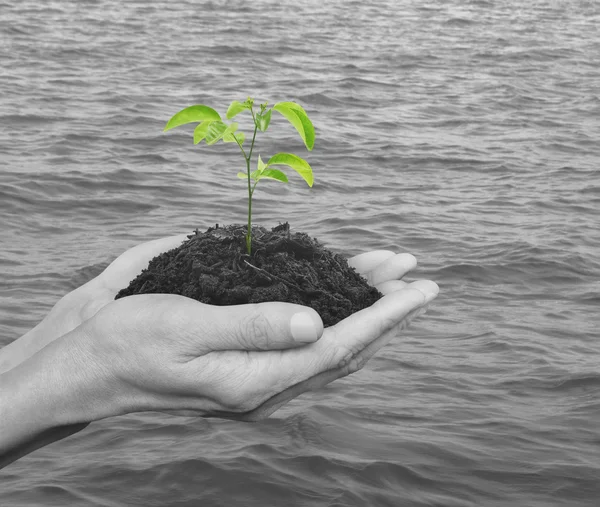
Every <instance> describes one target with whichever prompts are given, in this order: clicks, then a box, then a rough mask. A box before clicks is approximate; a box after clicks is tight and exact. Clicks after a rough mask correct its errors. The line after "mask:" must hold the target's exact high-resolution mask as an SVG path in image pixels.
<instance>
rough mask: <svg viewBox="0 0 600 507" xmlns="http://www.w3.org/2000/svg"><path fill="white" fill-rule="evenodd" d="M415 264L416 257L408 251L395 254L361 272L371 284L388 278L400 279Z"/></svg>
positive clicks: (376, 283)
mask: <svg viewBox="0 0 600 507" xmlns="http://www.w3.org/2000/svg"><path fill="white" fill-rule="evenodd" d="M416 266H417V259H416V258H415V256H414V255H411V254H409V253H402V254H396V255H394V256H393V257H389V258H388V259H386V260H385V261H383V262H382V263H381V264H378V265H377V266H375V267H374V268H373V269H371V270H370V271H368V272H366V273H363V276H366V278H367V281H368V282H369V283H370V284H371V285H378V284H380V283H383V282H387V281H388V280H400V279H401V278H402V277H403V276H404V275H405V274H406V273H408V272H409V271H410V270H412V269H414V268H415V267H416Z"/></svg>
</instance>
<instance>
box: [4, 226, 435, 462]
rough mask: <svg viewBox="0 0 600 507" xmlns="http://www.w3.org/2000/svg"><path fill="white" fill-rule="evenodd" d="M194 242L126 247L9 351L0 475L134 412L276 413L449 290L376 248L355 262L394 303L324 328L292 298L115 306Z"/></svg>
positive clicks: (132, 301)
mask: <svg viewBox="0 0 600 507" xmlns="http://www.w3.org/2000/svg"><path fill="white" fill-rule="evenodd" d="M183 239H185V236H183V235H181V236H176V237H172V238H165V239H163V240H157V241H153V242H149V243H145V244H143V245H138V246H137V247H134V248H132V249H131V250H129V251H127V252H126V253H125V254H123V255H122V256H120V257H119V258H118V259H117V260H115V261H114V262H113V263H112V264H111V265H110V266H109V267H108V268H107V269H106V270H105V271H104V272H103V273H102V274H101V275H99V276H98V277H96V278H95V279H93V280H91V281H90V282H88V283H86V284H85V285H83V286H82V287H80V288H78V289H76V290H75V291H73V292H71V293H70V294H67V295H66V296H65V297H64V298H63V299H61V300H60V301H59V302H58V303H57V304H56V306H55V307H54V308H53V309H52V311H51V312H50V314H49V315H48V316H47V317H46V318H45V319H44V320H43V321H42V322H41V323H40V324H39V325H38V326H36V327H35V328H34V329H33V330H32V331H30V332H29V333H27V334H26V335H25V336H24V337H22V338H21V339H19V340H16V341H15V342H13V343H12V344H10V345H8V346H7V347H4V349H1V350H0V373H2V372H3V371H4V372H5V373H4V374H3V375H2V382H0V409H1V410H0V411H2V413H3V418H2V419H0V426H1V427H2V428H0V429H1V430H2V431H0V468H1V467H2V466H4V465H5V464H7V463H10V462H12V461H14V460H15V459H18V458H19V457H20V456H23V455H25V454H27V453H29V452H32V451H33V450H35V449H37V448H39V447H41V446H43V445H47V444H49V443H50V442H53V441H56V440H58V439H61V438H65V437H66V436H68V435H70V434H73V433H75V432H77V431H80V430H81V429H83V428H84V427H85V426H86V425H87V424H88V423H89V422H90V421H92V420H96V419H100V418H103V417H108V416H111V415H118V414H122V413H126V412H129V411H139V410H165V411H170V412H175V413H184V414H189V413H194V414H201V415H204V416H220V417H229V418H233V419H242V420H256V419H260V418H263V417H266V416H268V415H270V414H271V413H272V412H274V411H275V410H276V409H277V408H278V407H280V406H281V405H283V404H284V403H286V402H287V401H289V400H290V399H292V398H294V397H296V396H298V395H299V394H301V393H302V392H304V391H306V390H308V389H313V388H317V387H320V386H322V385H325V384H327V383H329V382H331V381H332V380H335V379H336V378H339V377H341V376H344V375H348V374H349V373H352V372H354V371H356V370H358V369H360V368H362V366H363V365H364V364H365V363H366V361H367V360H368V359H369V358H370V357H371V356H372V355H373V354H374V353H375V352H376V351H377V350H378V349H379V348H381V347H382V346H383V345H385V343H387V342H388V341H389V340H390V339H391V338H392V337H393V336H395V334H396V333H397V332H398V330H399V329H401V328H403V327H405V326H406V325H408V323H409V322H410V320H411V319H412V318H414V317H415V316H416V315H417V314H418V313H419V312H421V311H423V310H424V309H425V308H426V307H427V304H428V303H429V302H430V301H431V300H432V299H433V298H435V296H436V295H437V291H438V288H437V285H435V283H433V282H428V281H417V282H413V283H412V284H408V285H407V284H406V283H404V282H402V281H401V280H400V278H402V276H403V275H404V274H405V273H406V272H408V271H409V270H410V269H412V268H413V267H414V266H415V265H416V260H415V259H414V257H412V256H411V255H408V254H400V255H395V254H393V253H392V252H387V251H375V252H370V253H367V254H363V255H359V256H356V257H354V258H352V259H351V260H350V264H351V265H353V266H354V267H355V268H356V269H357V270H358V271H359V272H361V273H363V274H364V275H365V276H366V277H367V279H368V280H369V281H370V282H371V283H372V284H374V285H376V286H377V287H378V288H379V290H380V291H381V292H383V293H384V294H386V296H385V297H384V298H382V299H381V300H379V301H378V302H377V303H375V304H374V305H372V306H371V307H369V308H366V309H364V310H362V311H360V312H357V313H355V314H354V315H351V316H350V317H348V318H347V319H345V320H343V321H341V322H339V323H338V324H336V325H335V326H332V327H329V328H327V329H325V330H324V331H323V328H322V322H321V320H320V318H319V316H318V315H317V314H316V312H315V311H314V310H312V309H310V308H307V307H303V306H300V305H292V304H287V303H261V304H258V305H240V306H229V307H215V306H210V305H203V304H202V303H198V302H196V301H193V300H191V299H188V298H185V297H182V296H177V295H169V294H147V295H138V296H130V297H128V298H123V299H120V300H118V301H114V295H115V294H116V292H117V291H118V290H119V289H120V288H121V286H122V285H123V283H125V281H128V280H130V279H132V278H133V277H134V276H135V275H137V273H139V271H141V269H142V268H144V267H145V266H146V265H147V263H148V261H149V260H150V259H151V258H152V257H154V256H155V255H157V254H159V253H160V252H162V251H163V250H168V249H170V248H174V247H176V246H177V245H178V244H179V243H180V242H181V241H182V240H183ZM297 313H299V314H300V315H304V317H301V318H300V320H301V322H300V324H301V325H300V327H299V328H298V326H297V324H298V322H296V320H297V317H294V316H295V314H297ZM302 321H303V324H302ZM311 328H312V333H311ZM319 337H320V339H319ZM315 340H317V341H315ZM311 342H312V343H311ZM302 343H307V344H306V345H302ZM46 345H47V346H46ZM38 351H39V352H38ZM2 356H3V357H2Z"/></svg>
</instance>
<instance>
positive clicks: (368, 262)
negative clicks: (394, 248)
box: [348, 250, 396, 274]
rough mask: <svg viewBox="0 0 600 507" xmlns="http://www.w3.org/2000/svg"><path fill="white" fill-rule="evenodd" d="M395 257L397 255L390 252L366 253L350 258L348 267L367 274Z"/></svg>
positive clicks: (374, 251) (375, 251) (376, 251)
mask: <svg viewBox="0 0 600 507" xmlns="http://www.w3.org/2000/svg"><path fill="white" fill-rule="evenodd" d="M394 255H396V254H395V253H394V252H391V251H390V250H373V251H371V252H365V253H362V254H359V255H355V256H354V257H350V258H349V259H348V265H349V266H350V267H352V268H354V269H356V271H358V272H359V273H361V274H362V273H367V272H368V271H371V270H372V269H373V268H375V267H376V266H378V265H379V264H381V263H382V262H383V261H385V260H387V259H389V258H390V257H393V256H394Z"/></svg>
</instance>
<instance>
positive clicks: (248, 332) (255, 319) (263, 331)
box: [240, 311, 275, 349]
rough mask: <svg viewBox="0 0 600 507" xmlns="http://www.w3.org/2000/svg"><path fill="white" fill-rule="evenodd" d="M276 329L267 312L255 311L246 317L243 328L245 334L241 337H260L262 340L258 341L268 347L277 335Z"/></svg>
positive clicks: (246, 338)
mask: <svg viewBox="0 0 600 507" xmlns="http://www.w3.org/2000/svg"><path fill="white" fill-rule="evenodd" d="M274 331H275V330H274V329H273V325H272V324H271V322H270V321H269V319H268V318H267V317H266V316H265V314H264V313H262V312H260V311H255V312H252V313H251V314H250V315H248V317H247V318H246V319H245V321H244V323H243V326H242V329H241V333H242V335H243V336H241V337H240V338H241V339H242V340H246V341H248V340H252V339H256V338H259V339H260V341H259V342H258V343H260V344H261V345H262V346H263V347H265V348H267V349H268V348H269V347H270V345H271V344H272V341H273V337H274V336H275V333H274Z"/></svg>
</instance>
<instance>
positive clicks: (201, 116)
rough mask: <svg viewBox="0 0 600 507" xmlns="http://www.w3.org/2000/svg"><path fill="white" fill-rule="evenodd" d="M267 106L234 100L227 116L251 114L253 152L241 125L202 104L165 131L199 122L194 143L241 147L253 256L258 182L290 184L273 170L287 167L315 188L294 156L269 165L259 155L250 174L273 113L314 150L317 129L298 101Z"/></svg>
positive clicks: (249, 248) (307, 170)
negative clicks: (260, 138)
mask: <svg viewBox="0 0 600 507" xmlns="http://www.w3.org/2000/svg"><path fill="white" fill-rule="evenodd" d="M267 106H268V103H267V102H265V103H264V104H260V111H256V112H255V110H254V99H252V98H250V97H248V99H246V100H245V101H244V102H239V101H237V100H234V101H233V102H232V103H231V104H230V105H229V108H228V109H227V114H226V116H227V119H228V120H231V119H232V118H234V117H235V116H237V115H238V114H239V113H241V112H243V111H250V114H251V115H252V120H253V122H254V132H253V133H252V141H251V143H250V149H249V150H248V151H247V152H246V150H245V149H244V141H245V139H246V136H245V134H244V133H243V132H240V131H238V124H237V123H235V122H232V123H230V124H227V123H225V122H224V121H223V120H222V119H221V116H220V115H219V113H217V112H216V111H215V110H214V109H212V108H210V107H208V106H205V105H202V104H199V105H196V106H190V107H186V108H185V109H182V110H181V111H179V112H178V113H177V114H175V115H174V116H173V117H172V118H171V119H170V120H169V121H168V122H167V125H166V126H165V128H164V131H165V132H166V131H167V130H171V129H172V128H175V127H179V126H180V125H185V124H186V123H198V126H197V127H196V128H195V129H194V144H198V143H199V142H200V141H205V142H206V144H215V143H216V142H218V141H219V140H223V142H225V143H233V142H235V143H236V144H237V145H238V146H239V148H240V150H241V151H242V154H243V156H244V159H245V161H246V172H245V173H243V172H239V173H238V174H237V175H238V178H242V179H246V180H247V181H248V229H247V231H246V251H247V252H248V255H251V254H252V195H253V194H254V189H255V188H256V185H257V184H258V182H259V181H260V180H262V179H269V180H276V181H282V182H284V183H287V182H288V179H287V176H286V175H285V173H283V172H282V171H281V170H279V169H274V168H273V166H288V167H290V168H292V169H294V170H295V171H296V172H297V173H298V174H299V175H300V176H301V177H302V179H304V181H306V183H308V186H309V187H312V185H313V173H312V169H311V167H310V165H309V164H308V162H306V160H304V159H302V158H300V157H299V156H297V155H294V154H293V153H277V154H276V155H273V156H272V157H271V158H269V160H267V162H266V163H265V162H263V160H262V158H261V156H260V155H258V159H257V164H256V170H254V171H252V172H251V171H250V164H251V159H252V152H253V151H254V143H255V141H256V134H257V132H258V131H259V130H260V131H261V132H265V131H266V130H267V129H268V128H269V125H270V123H271V113H272V112H273V111H277V112H278V113H279V114H281V115H282V116H283V117H284V118H286V119H287V120H288V121H289V122H290V123H291V124H292V125H293V126H294V128H295V129H296V130H297V131H298V133H299V134H300V137H302V140H303V141H304V144H305V145H306V147H307V148H308V150H309V151H310V150H312V149H313V146H314V144H315V129H314V127H313V124H312V122H311V121H310V119H309V118H308V115H307V114H306V111H305V110H304V109H303V108H302V106H300V105H299V104H296V103H295V102H277V103H276V104H275V105H274V106H273V107H272V108H270V109H267ZM252 182H254V184H252Z"/></svg>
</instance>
